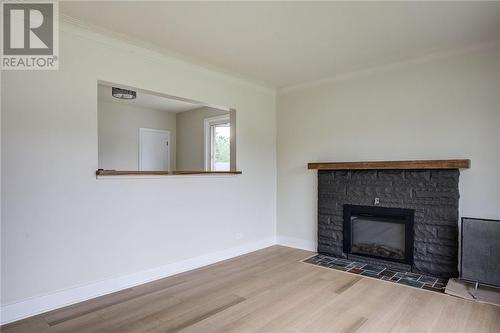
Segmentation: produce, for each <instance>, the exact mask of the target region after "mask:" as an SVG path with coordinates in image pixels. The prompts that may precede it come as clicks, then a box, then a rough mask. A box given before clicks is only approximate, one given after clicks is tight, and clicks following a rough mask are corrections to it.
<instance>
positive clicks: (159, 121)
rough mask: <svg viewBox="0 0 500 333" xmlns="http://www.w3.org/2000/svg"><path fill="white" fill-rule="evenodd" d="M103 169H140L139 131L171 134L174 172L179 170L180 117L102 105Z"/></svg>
mask: <svg viewBox="0 0 500 333" xmlns="http://www.w3.org/2000/svg"><path fill="white" fill-rule="evenodd" d="M97 115H98V119H97V125H98V133H97V134H98V136H99V138H98V144H99V147H98V152H99V168H100V169H115V170H138V169H139V128H153V129H158V130H168V131H170V170H176V168H175V156H176V153H175V148H176V125H175V123H176V115H175V113H173V112H166V111H160V110H152V109H146V108H141V107H137V106H133V105H127V104H123V103H113V102H106V101H98V105H97Z"/></svg>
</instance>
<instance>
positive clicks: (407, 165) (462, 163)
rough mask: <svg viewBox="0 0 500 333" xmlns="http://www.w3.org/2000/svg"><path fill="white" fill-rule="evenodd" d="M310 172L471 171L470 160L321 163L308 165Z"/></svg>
mask: <svg viewBox="0 0 500 333" xmlns="http://www.w3.org/2000/svg"><path fill="white" fill-rule="evenodd" d="M307 168H308V169H309V170H376V169H393V170H418V169H469V168H470V160H468V159H459V160H419V161H370V162H320V163H308V164H307Z"/></svg>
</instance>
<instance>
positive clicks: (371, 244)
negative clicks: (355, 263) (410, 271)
mask: <svg viewBox="0 0 500 333" xmlns="http://www.w3.org/2000/svg"><path fill="white" fill-rule="evenodd" d="M414 215H415V211H414V210H413V209H401V208H386V207H372V206H356V205H344V224H343V231H344V244H343V249H344V253H347V254H348V255H349V254H355V255H357V256H366V257H371V258H377V259H383V260H389V261H394V262H399V263H404V264H409V265H412V264H413V220H414Z"/></svg>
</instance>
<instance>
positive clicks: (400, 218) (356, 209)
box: [343, 204, 415, 265]
mask: <svg viewBox="0 0 500 333" xmlns="http://www.w3.org/2000/svg"><path fill="white" fill-rule="evenodd" d="M343 207H344V225H343V234H344V244H343V245H344V247H343V251H344V253H346V254H347V255H349V254H354V255H356V256H364V257H369V258H376V259H380V260H387V261H393V262H399V263H403V264H408V265H413V242H414V237H413V235H414V231H413V224H414V221H415V210H413V209H403V208H388V207H377V206H358V205H347V204H346V205H344V206H343ZM353 215H356V216H363V217H374V218H382V219H384V222H391V223H397V224H404V226H405V258H404V259H393V258H386V257H380V256H374V255H370V254H365V253H356V252H352V247H351V236H352V235H351V216H353Z"/></svg>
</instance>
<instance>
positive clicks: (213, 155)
mask: <svg viewBox="0 0 500 333" xmlns="http://www.w3.org/2000/svg"><path fill="white" fill-rule="evenodd" d="M230 163H231V125H230V121H229V116H228V115H223V116H217V117H211V118H206V119H205V169H206V170H207V171H229V170H230Z"/></svg>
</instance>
